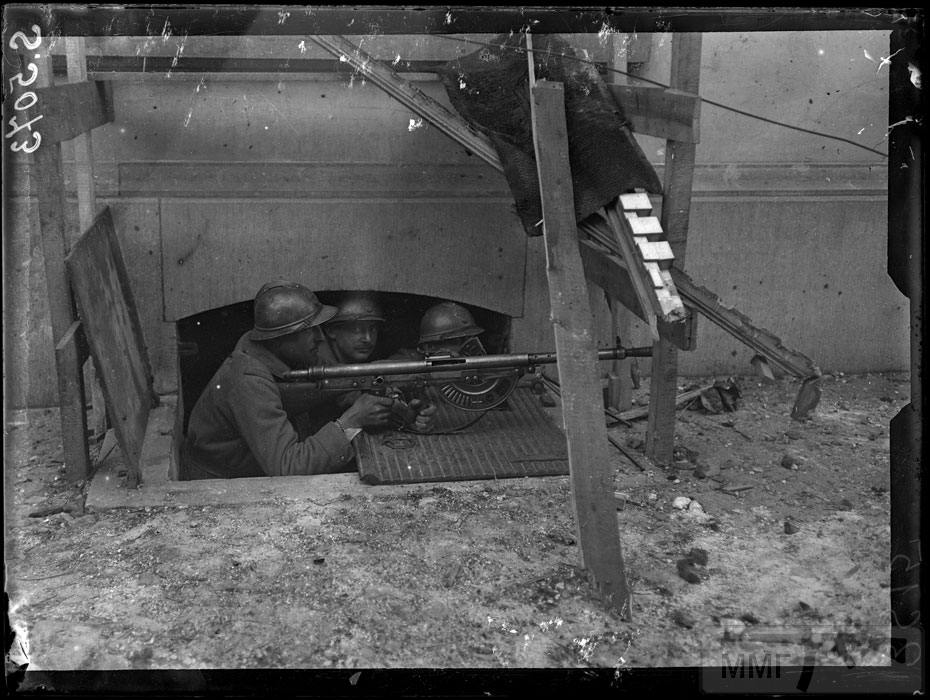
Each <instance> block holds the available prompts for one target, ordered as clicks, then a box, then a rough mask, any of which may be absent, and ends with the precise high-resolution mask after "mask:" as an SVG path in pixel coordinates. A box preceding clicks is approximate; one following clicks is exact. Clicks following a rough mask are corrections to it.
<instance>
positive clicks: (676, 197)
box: [646, 33, 701, 464]
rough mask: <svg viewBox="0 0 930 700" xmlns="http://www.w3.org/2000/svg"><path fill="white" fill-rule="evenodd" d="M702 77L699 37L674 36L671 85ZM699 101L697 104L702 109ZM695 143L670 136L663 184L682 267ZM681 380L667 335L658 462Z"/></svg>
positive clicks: (654, 413) (660, 373)
mask: <svg viewBox="0 0 930 700" xmlns="http://www.w3.org/2000/svg"><path fill="white" fill-rule="evenodd" d="M700 78H701V35H700V34H697V33H689V34H674V35H673V37H672V67H671V80H670V84H671V87H672V89H675V90H681V91H684V92H688V93H692V94H695V95H697V94H698V93H699V87H700ZM699 106H700V103H698V104H697V107H696V109H697V108H699ZM694 152H695V147H694V143H693V142H685V141H675V140H669V141H667V142H666V148H665V183H664V194H663V200H662V217H661V223H662V229H663V230H664V231H665V235H666V237H667V240H668V243H669V245H670V246H671V248H672V252H673V253H674V254H675V260H676V264H677V265H678V267H680V268H682V269H684V264H685V242H686V241H687V237H688V223H689V219H690V216H691V189H692V186H693V180H694ZM677 384H678V353H677V350H676V349H675V346H674V345H672V344H671V343H669V342H668V341H667V340H665V339H664V338H660V339H659V341H658V342H657V343H656V344H655V345H654V347H653V352H652V379H651V382H650V385H649V423H648V426H647V428H646V454H647V455H648V456H649V457H650V458H651V459H652V460H653V461H654V462H656V463H657V464H671V462H672V449H673V447H674V439H675V397H676V394H677Z"/></svg>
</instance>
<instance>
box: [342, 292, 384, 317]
mask: <svg viewBox="0 0 930 700" xmlns="http://www.w3.org/2000/svg"><path fill="white" fill-rule="evenodd" d="M384 320H385V318H384V313H383V312H382V311H381V306H380V304H378V300H377V299H376V298H375V295H374V294H369V293H368V292H349V293H348V294H346V295H345V296H344V297H342V299H341V300H340V301H339V312H338V313H337V314H336V315H335V316H333V317H332V318H331V319H330V320H329V323H331V324H334V323H349V322H352V321H384Z"/></svg>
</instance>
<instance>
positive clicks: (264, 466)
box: [182, 281, 393, 479]
mask: <svg viewBox="0 0 930 700" xmlns="http://www.w3.org/2000/svg"><path fill="white" fill-rule="evenodd" d="M337 311H338V310H337V309H336V308H335V307H333V306H327V305H325V304H322V303H320V301H319V299H318V298H317V296H316V294H314V293H313V292H312V291H310V290H309V289H307V288H306V287H304V286H303V285H300V284H297V283H294V282H285V281H279V282H272V283H269V284H266V285H264V286H263V287H262V288H261V289H260V290H259V291H258V294H257V295H256V297H255V306H254V328H253V329H252V330H251V331H248V332H247V333H245V334H243V335H242V337H241V338H239V341H238V342H237V344H236V347H235V349H234V350H233V352H232V353H231V354H230V355H229V357H227V358H226V360H225V361H224V362H223V364H222V366H221V367H220V368H219V370H217V372H216V374H215V375H214V376H213V378H212V379H211V380H210V383H209V384H208V385H207V387H206V389H205V390H204V392H203V394H201V396H200V398H199V399H198V400H197V403H196V404H195V405H194V410H193V411H192V412H191V416H190V422H189V425H188V432H187V437H186V440H185V442H184V446H183V448H182V450H183V456H182V469H183V474H182V476H184V477H185V478H188V479H211V478H230V477H247V476H279V475H280V476H290V475H296V474H323V473H330V472H338V471H345V470H346V469H347V467H349V465H350V463H351V462H352V460H353V458H354V454H353V452H354V451H353V450H352V448H351V441H352V439H353V438H354V437H355V436H356V435H357V434H358V433H359V432H360V431H361V430H362V429H363V428H381V427H386V426H387V425H389V423H390V417H391V406H392V403H393V401H392V399H390V398H389V397H380V396H373V395H371V394H361V395H359V396H357V397H356V398H355V399H354V400H353V402H352V403H351V405H349V406H348V407H347V408H345V410H343V411H341V413H340V414H339V415H338V417H336V418H335V419H334V420H328V417H327V421H326V422H325V423H323V425H322V426H320V427H319V428H318V429H317V430H316V431H315V432H314V433H312V434H309V433H307V434H299V433H298V430H297V429H296V428H297V427H298V426H297V422H296V421H295V420H294V417H293V416H289V415H288V413H287V412H286V411H285V408H284V406H283V403H282V397H281V391H280V389H279V387H278V384H277V382H276V381H275V379H276V378H280V377H281V376H282V375H283V373H284V372H287V371H288V370H291V369H299V368H301V367H309V366H311V365H314V364H317V363H318V362H319V356H318V348H319V344H320V335H319V333H320V330H319V326H320V325H321V324H323V323H325V322H326V321H329V320H331V319H332V318H333V317H334V316H336V314H337ZM311 410H312V409H311ZM310 418H311V419H312V416H311V417H310Z"/></svg>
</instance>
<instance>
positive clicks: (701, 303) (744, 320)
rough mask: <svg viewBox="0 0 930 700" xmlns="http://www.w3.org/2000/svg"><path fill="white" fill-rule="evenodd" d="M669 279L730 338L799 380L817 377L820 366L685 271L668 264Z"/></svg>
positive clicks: (689, 301) (688, 300)
mask: <svg viewBox="0 0 930 700" xmlns="http://www.w3.org/2000/svg"><path fill="white" fill-rule="evenodd" d="M670 272H671V275H672V279H674V280H675V285H676V287H677V288H678V293H679V294H680V295H681V298H682V299H683V300H684V301H685V303H686V304H687V305H689V306H691V307H693V308H694V309H696V310H698V311H700V312H701V313H702V314H704V315H705V316H706V317H707V318H709V319H710V320H711V321H712V322H713V323H715V324H716V325H718V326H720V328H722V329H723V330H725V331H726V332H727V333H729V334H730V335H732V336H733V337H734V338H736V339H737V340H739V341H740V342H742V343H744V344H745V345H747V346H748V347H750V348H752V349H753V350H755V351H756V352H757V353H759V354H760V355H763V356H764V357H766V358H767V359H768V360H769V361H771V362H772V364H774V365H776V366H777V367H778V368H779V369H781V370H782V371H784V372H787V373H788V374H791V375H794V376H795V377H799V378H801V379H806V378H807V377H812V376H817V375H819V374H820V369H819V368H818V367H817V366H816V365H815V364H814V362H813V361H812V360H811V359H810V358H809V357H807V356H806V355H804V354H802V353H800V352H798V351H797V350H791V349H790V348H786V347H785V346H784V345H782V341H781V339H780V338H778V337H777V336H776V335H775V334H774V333H772V332H770V331H768V330H766V329H765V328H762V327H760V326H757V325H755V324H753V322H752V320H751V319H750V318H749V317H748V316H746V315H745V314H742V313H740V312H739V311H738V310H736V309H734V308H730V307H727V306H724V305H723V303H722V302H721V301H720V297H718V296H717V295H716V294H714V293H713V292H711V291H710V290H709V289H707V288H705V287H701V286H699V285H697V284H696V283H695V282H694V280H692V279H691V277H690V276H688V274H687V273H685V272H682V271H681V270H679V269H678V268H677V267H672V268H671V270H670Z"/></svg>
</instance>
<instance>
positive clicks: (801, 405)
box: [791, 374, 821, 421]
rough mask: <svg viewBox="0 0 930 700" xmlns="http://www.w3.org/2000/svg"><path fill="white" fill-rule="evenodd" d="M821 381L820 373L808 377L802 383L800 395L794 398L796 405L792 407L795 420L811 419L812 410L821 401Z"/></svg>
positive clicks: (792, 415)
mask: <svg viewBox="0 0 930 700" xmlns="http://www.w3.org/2000/svg"><path fill="white" fill-rule="evenodd" d="M820 381H821V376H820V375H819V374H818V375H815V376H813V377H808V378H807V379H805V380H804V381H803V382H802V383H801V388H800V389H799V390H798V396H797V398H796V399H795V400H794V406H792V407H791V418H792V419H793V420H796V421H805V420H809V419H810V414H811V412H812V411H813V410H814V409H815V408H816V407H817V404H818V403H820V395H821V390H820Z"/></svg>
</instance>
